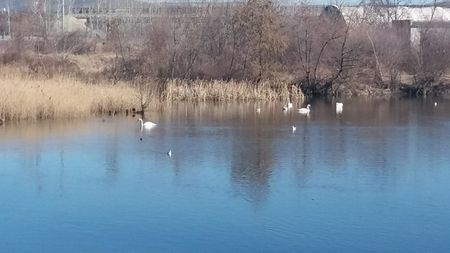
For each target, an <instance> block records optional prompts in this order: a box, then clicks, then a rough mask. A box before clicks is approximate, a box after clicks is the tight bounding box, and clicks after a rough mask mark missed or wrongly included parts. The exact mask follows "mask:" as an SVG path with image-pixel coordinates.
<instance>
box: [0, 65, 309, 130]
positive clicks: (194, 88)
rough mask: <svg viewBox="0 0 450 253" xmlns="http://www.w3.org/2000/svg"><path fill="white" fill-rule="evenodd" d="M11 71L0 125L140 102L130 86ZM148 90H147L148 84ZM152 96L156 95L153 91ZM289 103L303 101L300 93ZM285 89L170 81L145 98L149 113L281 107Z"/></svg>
mask: <svg viewBox="0 0 450 253" xmlns="http://www.w3.org/2000/svg"><path fill="white" fill-rule="evenodd" d="M23 73H25V72H24V71H20V70H17V69H14V68H2V69H0V119H4V120H6V121H17V120H23V119H34V120H36V119H56V118H80V117H87V116H90V115H99V114H104V113H108V112H111V111H113V112H124V111H125V110H127V109H128V110H130V109H131V108H139V104H140V96H139V92H138V90H137V89H135V88H133V87H132V86H131V85H130V84H127V83H119V84H116V85H112V84H111V83H108V82H103V83H97V84H87V83H84V82H82V81H79V80H78V79H75V78H71V77H67V76H54V77H52V78H42V77H39V76H36V75H27V74H23ZM148 85H152V84H148ZM155 90H156V89H155ZM292 95H293V98H294V99H299V100H302V99H303V94H302V93H301V92H300V91H293V92H292ZM288 96H289V90H288V86H287V85H281V84H274V83H268V82H267V83H261V84H259V85H253V84H248V83H245V82H233V81H231V82H224V81H193V82H186V81H180V80H175V81H170V82H168V83H167V84H166V85H164V87H163V89H161V90H160V91H159V92H156V91H155V92H153V93H152V94H151V97H150V101H151V102H152V103H151V104H150V107H152V106H154V105H157V104H158V103H161V102H177V101H196V102H205V101H225V102H226V101H228V102H230V101H256V100H261V101H275V100H282V101H286V100H287V98H288Z"/></svg>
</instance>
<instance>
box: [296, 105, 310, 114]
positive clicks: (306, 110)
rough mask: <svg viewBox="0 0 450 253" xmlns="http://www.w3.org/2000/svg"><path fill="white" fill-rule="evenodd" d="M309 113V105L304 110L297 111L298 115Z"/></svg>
mask: <svg viewBox="0 0 450 253" xmlns="http://www.w3.org/2000/svg"><path fill="white" fill-rule="evenodd" d="M310 111H311V105H310V104H308V105H307V106H306V108H300V109H298V113H300V114H309V112H310Z"/></svg>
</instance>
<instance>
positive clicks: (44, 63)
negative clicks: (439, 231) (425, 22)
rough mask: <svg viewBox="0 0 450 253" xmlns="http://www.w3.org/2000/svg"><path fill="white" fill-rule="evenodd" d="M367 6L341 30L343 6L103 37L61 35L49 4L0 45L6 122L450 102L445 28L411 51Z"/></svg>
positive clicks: (272, 7)
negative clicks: (240, 105) (149, 111)
mask: <svg viewBox="0 0 450 253" xmlns="http://www.w3.org/2000/svg"><path fill="white" fill-rule="evenodd" d="M38 2H39V1H38ZM370 6H372V7H373V8H368V9H367V11H368V12H367V13H366V14H365V15H366V16H363V17H360V16H354V17H353V16H348V17H345V19H344V17H343V16H342V15H341V14H340V12H339V10H338V8H337V7H336V6H328V7H326V8H324V9H323V10H322V11H321V12H317V8H316V9H314V8H312V7H311V6H308V5H303V4H299V5H293V6H290V7H289V8H285V7H283V6H281V5H279V4H277V3H276V2H274V1H269V0H248V1H245V2H244V3H238V4H236V3H229V4H228V3H224V4H221V5H217V6H214V3H208V4H206V3H204V4H201V3H199V4H197V5H195V6H194V7H193V6H185V7H183V6H179V8H178V10H181V11H180V12H177V14H175V15H172V14H170V13H165V14H161V15H160V16H158V18H155V19H153V20H152V22H149V23H139V24H138V25H137V24H135V23H127V22H122V20H121V19H114V18H112V19H111V20H109V21H108V23H107V24H105V23H103V24H98V23H97V24H96V29H98V30H95V29H94V28H95V27H93V26H92V25H93V24H92V23H91V24H88V25H90V27H88V29H86V30H85V31H73V32H68V31H65V32H61V30H60V29H55V27H58V25H57V24H58V20H57V18H56V16H55V14H54V13H52V12H50V11H47V10H46V9H45V8H46V7H45V2H43V4H42V5H38V6H34V5H33V6H31V7H30V10H29V11H28V12H24V13H21V14H17V15H14V16H13V17H11V31H12V32H11V35H12V39H11V40H4V41H1V42H0V63H1V64H2V65H4V66H3V67H2V68H1V69H0V75H2V80H1V81H0V91H1V93H0V99H1V100H0V106H1V107H0V114H1V115H0V117H1V118H8V119H22V118H53V117H77V116H81V115H87V114H92V113H104V112H109V111H121V110H126V109H131V108H136V110H138V111H139V110H143V109H145V108H147V107H148V106H149V105H150V104H151V103H152V102H158V101H180V100H195V101H207V100H220V101H229V100H245V101H248V100H288V99H289V98H291V99H293V98H298V99H303V94H305V95H306V96H351V95H363V96H386V95H390V94H393V93H400V94H408V95H414V96H416V95H424V96H425V95H430V94H441V93H444V92H446V91H447V90H448V83H449V82H448V78H446V77H447V76H446V74H447V73H448V70H449V68H450V61H448V59H449V58H450V34H449V32H448V29H432V28H426V29H423V30H422V31H421V39H420V42H419V45H418V46H415V47H413V46H411V45H410V44H409V43H407V44H405V40H404V38H403V37H401V34H399V33H398V31H397V30H396V29H395V28H394V27H393V25H392V21H396V20H400V19H401V18H402V17H401V13H398V11H399V10H397V9H395V6H386V5H383V4H382V3H381V4H378V2H377V1H374V2H373V3H371V5H370ZM180 8H181V9H180ZM183 8H189V9H187V11H186V14H183V13H184V12H183V11H182V9H183ZM192 8H196V10H195V12H194V13H196V14H195V15H192V10H191V9H192ZM129 14H130V15H134V14H135V15H138V13H132V12H130V13H129ZM0 18H1V17H0ZM432 18H433V16H432ZM432 18H431V19H432ZM430 21H433V20H430ZM3 24H4V23H3ZM1 29H3V31H5V29H6V28H5V27H4V25H3V26H0V30H1ZM102 29H103V30H102ZM17 66H18V67H19V69H20V70H16V71H12V68H13V67H14V68H15V67H17Z"/></svg>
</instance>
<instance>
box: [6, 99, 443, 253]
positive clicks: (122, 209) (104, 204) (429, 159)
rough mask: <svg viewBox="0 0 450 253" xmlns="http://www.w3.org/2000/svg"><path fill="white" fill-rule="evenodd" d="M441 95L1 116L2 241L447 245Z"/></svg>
mask: <svg viewBox="0 0 450 253" xmlns="http://www.w3.org/2000/svg"><path fill="white" fill-rule="evenodd" d="M433 102H434V101H422V100H368V101H364V100H349V101H344V113H343V114H342V115H340V116H337V115H336V114H335V111H334V110H335V109H334V104H333V103H326V102H320V101H318V102H314V103H311V104H312V112H311V115H310V117H308V118H307V117H304V116H301V115H299V114H298V113H297V112H296V111H295V110H294V111H292V112H288V113H283V112H281V104H260V105H259V104H236V105H219V104H217V105H214V104H194V103H187V104H179V105H174V106H172V107H169V106H165V107H163V108H161V109H160V110H157V111H154V112H151V113H150V114H149V115H148V116H149V119H150V120H152V121H154V122H156V123H158V124H159V125H158V127H157V128H155V129H153V130H152V131H150V132H147V133H144V134H141V133H140V131H139V127H138V123H137V122H136V118H132V117H128V118H127V117H115V118H110V117H105V118H104V120H102V119H101V118H95V119H91V120H82V121H64V122H39V123H21V124H17V125H7V126H4V127H0V217H1V219H0V252H450V241H449V239H450V103H449V102H445V101H439V105H438V106H437V107H434V106H433ZM298 106H300V105H298ZM257 107H260V108H261V113H260V114H258V113H256V108H257ZM295 107H297V105H295ZM292 125H295V126H296V127H297V130H296V131H295V132H294V133H293V132H292V128H291V126H292ZM141 137H142V138H143V139H142V141H140V138H141ZM169 150H172V153H173V155H172V157H168V156H167V155H166V153H167V151H169Z"/></svg>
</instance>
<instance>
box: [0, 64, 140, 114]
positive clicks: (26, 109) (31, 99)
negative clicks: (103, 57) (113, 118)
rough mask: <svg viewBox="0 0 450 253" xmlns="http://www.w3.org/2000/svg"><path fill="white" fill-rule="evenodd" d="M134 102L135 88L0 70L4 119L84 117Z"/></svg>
mask: <svg viewBox="0 0 450 253" xmlns="http://www.w3.org/2000/svg"><path fill="white" fill-rule="evenodd" d="M22 73H23V72H22ZM136 102H137V101H136V92H135V90H133V89H132V88H129V87H125V86H120V85H116V86H111V85H106V84H96V85H88V84H85V83H82V82H80V81H77V80H75V79H72V78H70V77H60V76H59V77H54V78H51V79H39V78H38V77H35V76H33V77H31V76H26V75H22V74H21V72H20V71H18V70H14V69H8V68H3V69H0V118H4V119H6V120H21V119H53V118H78V117H86V116H89V115H92V114H98V113H105V112H109V111H123V110H125V109H129V108H132V107H135V106H136Z"/></svg>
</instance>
